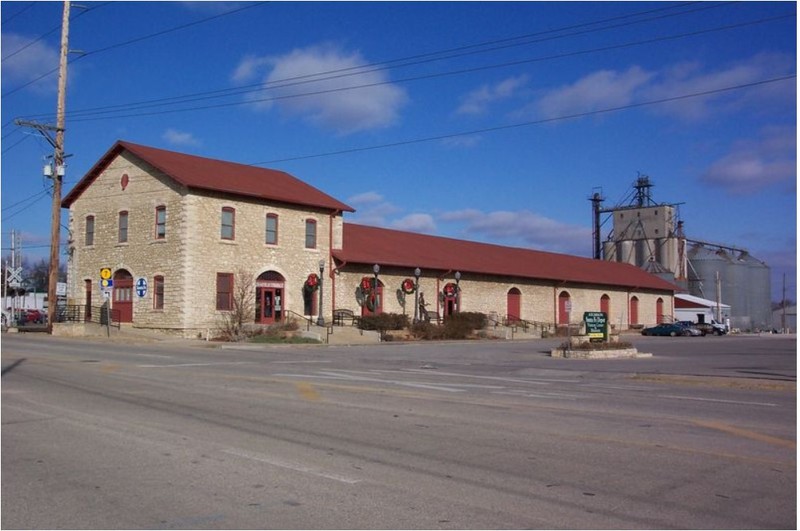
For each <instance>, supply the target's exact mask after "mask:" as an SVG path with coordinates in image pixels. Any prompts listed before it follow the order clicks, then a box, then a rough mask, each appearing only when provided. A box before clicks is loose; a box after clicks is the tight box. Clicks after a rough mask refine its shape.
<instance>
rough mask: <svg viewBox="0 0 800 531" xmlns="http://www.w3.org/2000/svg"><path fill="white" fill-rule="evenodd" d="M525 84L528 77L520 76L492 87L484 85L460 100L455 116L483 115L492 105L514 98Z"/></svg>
mask: <svg viewBox="0 0 800 531" xmlns="http://www.w3.org/2000/svg"><path fill="white" fill-rule="evenodd" d="M527 82H528V76H526V75H521V76H516V77H510V78H507V79H504V80H503V81H500V82H499V83H495V84H494V85H489V84H485V85H483V86H481V87H480V88H477V89H475V90H473V91H472V92H470V93H468V94H467V95H466V96H464V97H463V98H462V99H461V105H459V107H458V109H456V114H473V115H476V114H484V113H486V112H487V111H488V109H489V106H490V105H491V104H492V103H494V102H496V101H500V100H504V99H508V98H510V97H512V96H514V94H515V93H516V92H517V90H518V89H519V88H521V87H523V86H524V85H525V84H526V83H527Z"/></svg>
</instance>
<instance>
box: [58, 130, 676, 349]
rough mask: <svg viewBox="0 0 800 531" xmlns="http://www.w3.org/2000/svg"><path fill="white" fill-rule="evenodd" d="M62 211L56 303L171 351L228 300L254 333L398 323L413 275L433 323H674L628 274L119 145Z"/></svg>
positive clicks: (665, 295) (668, 288) (197, 160)
mask: <svg viewBox="0 0 800 531" xmlns="http://www.w3.org/2000/svg"><path fill="white" fill-rule="evenodd" d="M62 206H63V207H64V208H69V212H70V215H69V226H70V234H71V235H72V238H71V242H70V247H69V252H70V257H69V265H68V299H69V301H70V303H71V304H74V305H80V306H82V307H85V308H86V311H87V312H89V311H90V308H91V307H96V306H100V305H101V304H102V303H103V301H104V297H105V296H106V295H108V297H109V298H110V300H111V305H112V307H113V308H114V309H115V310H118V311H119V317H120V320H121V321H122V322H123V323H132V326H135V327H141V328H156V329H162V330H166V331H172V332H175V333H178V334H180V335H183V336H185V337H197V336H198V335H203V336H204V335H205V334H208V333H213V330H215V329H216V328H217V327H218V326H219V323H220V318H221V316H223V315H224V314H225V313H226V312H228V311H230V310H231V308H232V307H233V305H234V304H235V302H236V300H237V298H236V296H237V289H241V288H242V287H243V286H246V287H247V290H248V292H249V296H250V297H251V299H250V300H251V302H254V303H255V304H254V307H255V310H254V313H253V315H252V321H253V322H256V323H261V324H271V323H275V322H280V321H284V320H286V319H292V318H302V317H311V318H313V319H314V320H316V319H317V318H318V317H319V316H320V310H319V305H320V303H321V304H322V312H321V313H322V317H323V318H324V320H325V321H326V322H331V320H332V319H331V317H332V315H333V311H334V310H335V309H348V310H351V311H353V312H354V314H356V315H361V314H366V313H381V312H393V313H406V314H407V315H409V316H412V315H413V314H414V309H415V307H416V305H415V303H414V297H415V294H414V291H413V290H411V289H408V288H410V287H412V286H413V284H415V283H416V282H417V278H416V277H415V274H414V273H415V269H417V268H419V269H420V277H419V290H418V293H419V294H424V297H426V300H427V303H428V305H427V307H426V309H427V310H428V311H429V312H430V313H431V314H434V315H438V316H440V317H446V316H447V315H448V314H450V313H452V312H455V311H476V312H483V313H486V314H488V315H491V316H493V317H495V318H496V319H498V320H506V319H511V320H515V319H516V320H520V319H522V320H526V321H530V322H538V323H550V324H553V325H558V324H561V325H565V324H566V323H567V322H569V321H571V322H578V321H580V319H581V316H582V315H583V312H584V311H605V312H607V313H608V314H609V320H610V322H611V323H612V324H614V325H615V327H617V328H619V329H625V328H628V327H630V326H631V325H648V324H653V323H656V322H659V321H660V320H661V319H662V317H663V316H665V315H672V313H673V309H674V302H673V294H674V290H675V289H676V287H675V286H674V285H673V284H671V283H668V282H666V281H664V280H661V279H659V278H658V277H656V276H653V275H651V274H649V273H646V272H645V271H643V270H641V269H639V268H637V267H635V266H632V265H628V264H622V263H614V262H606V261H598V260H591V259H588V258H580V257H575V256H568V255H563V254H556V253H547V252H541V251H534V250H529V249H519V248H512V247H504V246H498V245H491V244H484V243H476V242H469V241H464V240H456V239H451V238H442V237H437V236H429V235H422V234H415V233H409V232H402V231H395V230H388V229H383V228H378V227H367V226H362V225H357V224H353V223H345V222H344V215H345V213H346V212H353V211H354V210H353V208H351V207H350V206H348V205H346V204H345V203H342V202H340V201H338V200H337V199H335V198H333V197H330V196H329V195H327V194H325V193H323V192H321V191H320V190H318V189H316V188H314V187H312V186H310V185H308V184H306V183H304V182H302V181H300V180H298V179H296V178H295V177H293V176H291V175H289V174H287V173H284V172H280V171H275V170H270V169H263V168H257V167H253V166H248V165H243V164H236V163H232V162H226V161H220V160H214V159H209V158H204V157H198V156H194V155H187V154H181V153H176V152H171V151H165V150H161V149H156V148H152V147H146V146H141V145H137V144H133V143H129V142H122V141H120V142H117V143H116V144H115V145H114V146H113V147H112V148H111V149H110V150H109V151H108V152H107V153H106V154H105V155H104V156H103V157H102V158H101V159H100V160H99V161H98V162H97V163H96V164H95V165H94V166H93V167H92V168H91V169H90V170H89V172H88V173H87V174H86V175H85V176H84V177H83V178H82V179H81V181H80V182H79V183H78V184H77V185H76V186H75V187H74V188H73V189H72V190H71V191H70V192H69V193H68V194H67V195H66V196H65V197H64V200H63V202H62ZM376 265H377V266H378V267H377V268H376V267H375V266H376ZM102 270H106V271H108V272H109V273H110V275H109V276H110V278H108V279H107V280H105V279H101V276H100V273H101V271H102ZM376 270H377V274H376V272H375V271H376ZM320 274H321V276H320ZM109 281H110V284H111V286H108V284H109ZM104 286H105V287H104ZM375 286H377V290H376V289H374V287H375ZM404 288H406V289H404ZM320 295H321V296H320Z"/></svg>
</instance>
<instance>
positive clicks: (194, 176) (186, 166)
mask: <svg viewBox="0 0 800 531" xmlns="http://www.w3.org/2000/svg"><path fill="white" fill-rule="evenodd" d="M123 150H125V151H128V152H130V153H132V154H133V155H135V156H137V157H139V158H140V159H142V160H144V161H145V162H147V163H148V164H151V165H152V166H154V167H155V168H157V169H158V170H160V171H162V172H164V173H165V174H166V175H168V176H170V177H171V178H173V179H175V180H176V181H177V182H178V183H180V184H182V185H184V186H186V187H189V188H194V189H198V190H208V191H214V192H223V193H229V194H233V195H240V196H248V197H256V198H259V199H268V200H271V201H279V202H282V203H289V204H296V205H303V206H309V207H317V208H322V209H326V210H334V211H336V210H339V211H345V212H354V211H355V210H354V209H353V208H352V207H350V206H348V205H346V204H344V203H342V202H340V201H338V200H337V199H334V198H333V197H331V196H329V195H328V194H325V193H323V192H321V191H320V190H318V189H316V188H314V187H313V186H311V185H309V184H306V183H304V182H303V181H301V180H299V179H297V178H296V177H293V176H292V175H289V174H288V173H285V172H282V171H278V170H270V169H266V168H258V167H256V166H248V165H246V164H237V163H234V162H227V161H222V160H216V159H209V158H205V157H198V156H196V155H187V154H184V153H176V152H174V151H166V150H163V149H157V148H152V147H147V146H141V145H138V144H133V143H130V142H123V141H118V142H117V143H116V144H114V146H113V147H112V148H111V149H110V150H108V152H106V154H105V155H104V156H103V157H102V158H101V159H100V160H99V161H98V162H97V163H96V164H95V165H94V166H93V167H92V169H91V170H89V172H88V173H87V174H86V175H85V176H84V177H83V179H81V180H80V182H78V184H76V185H75V187H74V188H73V189H72V190H71V191H70V192H69V193H68V194H67V195H66V196H65V197H64V200H63V201H62V202H61V206H62V207H64V208H68V207H69V206H70V205H71V204H72V203H73V202H74V201H75V200H76V199H77V198H78V197H80V195H81V194H82V193H83V191H84V190H85V189H86V188H87V187H88V186H90V185H91V183H92V182H94V180H95V179H96V178H97V176H98V175H99V174H100V173H101V172H102V171H103V170H104V169H105V168H106V166H108V164H109V163H111V161H112V160H113V159H114V158H116V157H117V156H118V155H119V154H120V153H121V152H122V151H123Z"/></svg>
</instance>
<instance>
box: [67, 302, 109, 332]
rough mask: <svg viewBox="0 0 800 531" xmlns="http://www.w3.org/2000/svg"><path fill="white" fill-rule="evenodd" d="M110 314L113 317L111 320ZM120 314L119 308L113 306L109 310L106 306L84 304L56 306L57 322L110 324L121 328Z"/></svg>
mask: <svg viewBox="0 0 800 531" xmlns="http://www.w3.org/2000/svg"><path fill="white" fill-rule="evenodd" d="M87 310H88V311H87ZM109 316H110V317H111V319H110V322H109ZM120 316H121V312H120V311H119V309H115V308H111V309H110V310H109V308H108V307H106V306H89V307H87V306H85V305H83V304H63V305H58V306H57V307H56V315H55V322H57V323H96V324H100V325H105V324H109V325H111V326H113V327H116V328H120V327H121V321H120Z"/></svg>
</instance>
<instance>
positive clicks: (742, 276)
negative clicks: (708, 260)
mask: <svg viewBox="0 0 800 531" xmlns="http://www.w3.org/2000/svg"><path fill="white" fill-rule="evenodd" d="M719 252H722V253H725V256H726V257H728V260H729V265H728V270H727V274H726V275H725V276H724V277H723V278H722V279H721V280H722V296H723V297H724V298H725V302H726V303H728V304H730V305H731V315H730V318H731V326H732V327H734V328H739V329H740V330H750V329H752V328H753V316H752V314H751V312H750V298H749V297H748V291H749V288H748V282H749V279H750V274H749V273H750V270H749V268H748V267H747V263H746V262H745V261H744V260H742V259H741V258H740V256H736V255H733V254H728V253H727V252H725V251H723V250H720V251H719Z"/></svg>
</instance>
